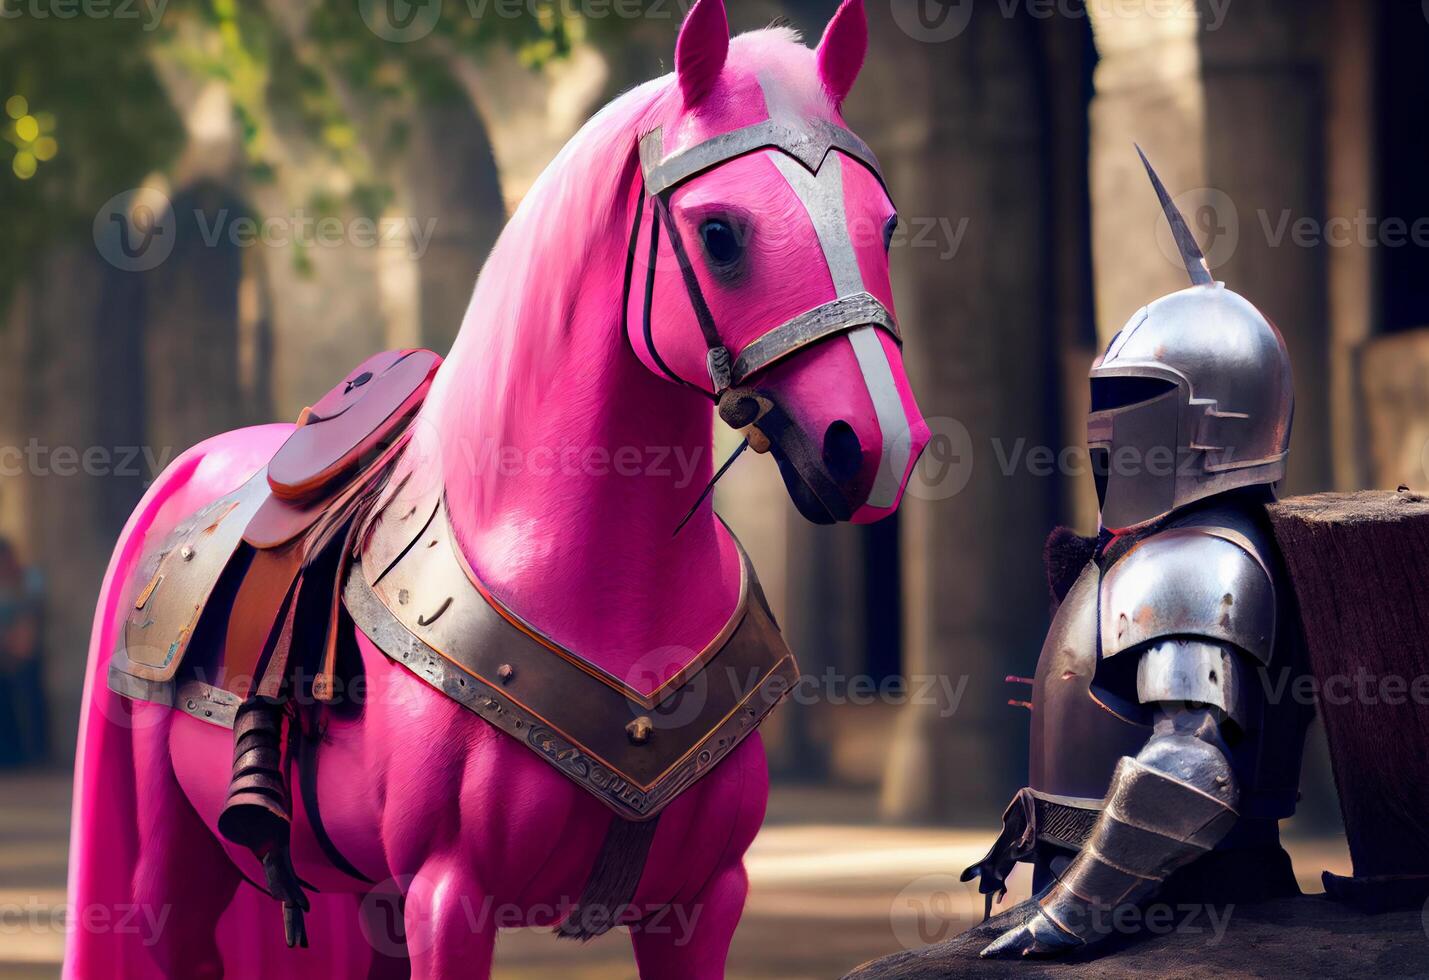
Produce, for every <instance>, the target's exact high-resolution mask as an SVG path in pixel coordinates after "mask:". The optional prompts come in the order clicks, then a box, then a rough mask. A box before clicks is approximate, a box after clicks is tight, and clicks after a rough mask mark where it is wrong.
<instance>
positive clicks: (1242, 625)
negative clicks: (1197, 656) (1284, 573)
mask: <svg viewBox="0 0 1429 980" xmlns="http://www.w3.org/2000/svg"><path fill="white" fill-rule="evenodd" d="M1100 605H1101V610H1100V616H1099V618H1100V624H1101V655H1102V657H1103V658H1104V659H1105V658H1110V657H1114V656H1116V655H1117V654H1119V653H1123V652H1125V651H1128V650H1135V649H1140V648H1143V647H1145V646H1146V645H1147V644H1150V643H1153V642H1155V641H1157V640H1163V639H1168V638H1172V637H1182V638H1190V639H1200V640H1209V641H1219V642H1222V643H1228V644H1231V645H1233V646H1235V647H1237V648H1238V649H1240V650H1243V651H1244V652H1245V653H1246V654H1248V655H1249V656H1251V657H1253V658H1254V659H1255V661H1256V662H1257V663H1259V664H1262V665H1264V664H1268V663H1269V662H1270V656H1271V652H1272V650H1273V649H1274V645H1275V616H1276V608H1275V585H1274V582H1273V580H1272V578H1271V573H1270V570H1269V567H1268V566H1267V564H1266V562H1265V560H1264V558H1262V557H1261V553H1260V550H1259V548H1258V547H1257V543H1256V542H1255V541H1254V540H1253V539H1252V537H1251V536H1250V535H1248V534H1247V533H1245V532H1244V531H1242V530H1240V529H1238V528H1234V527H1223V526H1215V525H1190V526H1181V527H1171V528H1168V529H1167V530H1164V531H1161V532H1159V533H1157V534H1154V535H1152V536H1150V537H1148V538H1147V539H1146V540H1144V541H1142V542H1140V543H1139V544H1137V545H1136V546H1135V547H1133V548H1132V549H1131V550H1130V551H1128V552H1127V553H1126V554H1125V555H1124V556H1123V557H1122V558H1121V560H1119V561H1118V562H1116V563H1115V564H1114V565H1112V566H1111V567H1110V568H1109V569H1107V571H1106V572H1105V573H1104V574H1103V575H1102V582H1101V604H1100Z"/></svg>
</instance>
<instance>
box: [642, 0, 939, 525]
mask: <svg viewBox="0 0 1429 980" xmlns="http://www.w3.org/2000/svg"><path fill="white" fill-rule="evenodd" d="M796 40H797V38H796V37H795V36H794V35H793V34H792V32H789V31H785V30H780V29H771V30H766V31H760V32H757V33H755V34H748V35H742V36H740V37H737V38H734V39H733V40H731V39H730V36H729V26H728V21H727V19H726V15H725V8H724V4H723V0H698V2H697V3H696V4H695V5H694V6H693V7H692V8H691V10H690V12H689V15H688V16H687V18H686V20H685V23H684V26H683V27H682V29H681V31H680V35H679V40H678V42H677V43H676V48H675V76H674V79H673V81H672V83H671V85H670V90H669V92H668V94H667V97H666V98H665V99H664V100H662V103H661V104H662V106H663V109H662V111H661V112H659V113H656V114H654V116H653V117H652V118H651V119H650V120H649V122H648V124H647V128H646V130H645V131H644V132H642V133H641V134H639V161H640V166H639V170H640V179H639V181H638V182H637V185H636V187H635V189H634V191H633V193H634V195H635V197H636V199H635V202H634V204H633V213H634V215H635V217H634V221H633V222H632V225H631V243H630V245H631V252H630V256H629V266H628V270H627V275H626V284H627V285H626V290H625V297H624V312H625V333H626V336H627V338H628V340H629V342H630V345H631V347H632V349H633V350H634V351H635V353H636V355H637V357H638V358H639V359H640V361H641V362H642V363H643V364H644V365H645V367H646V368H648V369H649V370H650V371H652V372H655V373H656V374H657V375H659V376H661V377H663V378H666V379H668V380H669V381H670V382H671V383H673V384H678V385H681V386H683V387H686V388H691V389H694V390H695V391H697V392H699V393H701V394H703V395H704V396H706V397H708V398H710V399H712V400H713V401H714V402H715V403H716V404H717V406H718V409H719V415H720V417H721V418H723V419H724V421H725V422H726V423H728V424H729V425H731V426H733V427H735V428H737V429H741V430H743V431H744V432H745V435H746V437H747V438H748V440H749V442H750V444H751V445H752V446H753V447H754V448H755V449H756V450H759V451H765V450H767V451H769V452H771V454H772V455H773V456H774V458H775V460H776V461H777V462H778V465H779V470H780V474H781V475H782V477H783V479H784V483H785V486H786V487H787V488H788V491H789V494H790V497H791V498H792V499H793V501H794V503H795V505H796V506H797V507H798V509H799V511H800V513H801V514H803V515H804V517H806V518H807V519H809V520H811V521H814V522H816V523H821V524H823V523H833V522H835V521H843V520H848V521H854V522H857V523H865V522H869V521H874V520H877V519H879V518H881V517H884V516H887V515H888V514H890V513H892V512H893V511H894V510H895V509H896V508H897V506H898V503H899V501H900V499H901V498H902V495H903V490H904V488H905V486H906V485H907V481H908V478H909V475H910V473H911V471H912V468H913V466H914V464H915V463H916V461H917V459H918V455H919V453H920V452H921V451H922V449H923V447H924V445H925V444H926V443H927V440H928V429H927V426H926V424H925V423H924V421H923V418H922V415H921V414H920V412H919V410H918V406H917V404H916V402H915V401H914V398H913V393H912V390H911V388H910V386H909V382H908V377H907V374H906V373H905V371H904V366H903V355H902V349H901V346H902V340H901V336H900V332H899V327H898V321H897V318H896V316H895V314H894V307H893V296H892V288H891V286H890V282H889V269H888V259H889V256H888V246H889V243H890V241H891V238H892V235H893V231H894V229H895V227H896V225H897V221H898V219H897V214H896V211H895V210H894V206H893V202H892V200H891V198H890V196H889V193H888V189H887V187H886V186H885V184H884V180H883V176H882V173H881V172H880V170H879V167H878V163H877V161H876V159H875V158H874V156H873V153H872V151H870V150H869V148H868V147H867V146H866V145H865V144H864V143H863V141H862V140H860V139H859V138H858V137H857V136H855V135H854V133H853V132H852V131H851V130H850V129H849V128H848V126H847V125H846V123H845V122H844V120H843V117H842V114H841V105H842V103H843V101H844V98H845V96H847V95H848V93H849V90H850V88H851V87H852V85H853V83H854V79H855V78H856V77H857V75H858V72H859V69H860V68H861V67H862V65H863V60H864V55H865V53H866V50H867V46H868V25H867V20H866V18H865V14H864V9H863V2H862V0H845V2H844V3H843V4H842V6H840V7H839V9H838V11H837V13H835V15H834V17H833V20H832V21H830V23H829V25H828V27H827V29H826V30H825V32H824V35H823V38H822V39H821V40H820V42H819V44H818V47H817V48H816V49H814V50H810V49H809V48H806V47H804V46H803V45H802V44H798V43H791V42H794V41H796Z"/></svg>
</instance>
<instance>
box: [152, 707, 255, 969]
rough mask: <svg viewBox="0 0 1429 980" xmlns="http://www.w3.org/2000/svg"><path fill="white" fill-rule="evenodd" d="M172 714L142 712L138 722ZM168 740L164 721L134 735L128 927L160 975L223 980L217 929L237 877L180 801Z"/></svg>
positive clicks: (181, 795) (154, 709)
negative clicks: (135, 844)
mask: <svg viewBox="0 0 1429 980" xmlns="http://www.w3.org/2000/svg"><path fill="white" fill-rule="evenodd" d="M169 711H170V709H169V708H167V707H164V706H162V705H142V706H136V711H135V715H136V718H137V717H138V716H139V715H140V714H141V713H142V712H165V713H167V712H169ZM168 734H169V725H168V723H167V719H165V720H164V721H162V722H160V723H158V724H153V725H147V724H142V723H141V724H139V725H138V726H137V727H136V731H135V743H134V768H135V777H136V780H137V782H136V790H137V792H136V797H137V809H138V813H137V817H138V825H139V828H140V831H139V832H140V836H141V839H140V844H139V862H138V866H137V868H136V869H135V875H134V899H135V902H136V903H137V905H136V909H135V910H133V913H135V914H133V915H132V918H131V922H132V926H133V928H135V929H136V930H138V938H139V940H140V942H141V944H142V945H143V946H144V947H145V948H146V949H147V950H148V953H149V956H150V957H151V958H152V959H153V960H154V962H155V964H156V965H157V966H158V968H159V970H160V971H161V973H162V975H163V976H168V977H175V976H183V977H221V976H222V975H223V961H222V957H221V956H220V953H219V948H218V941H217V936H216V927H217V925H218V920H219V918H220V917H221V916H222V915H223V911H224V909H225V908H227V907H228V903H229V902H230V901H231V900H232V898H233V893H234V891H235V890H236V889H237V888H238V885H239V882H240V881H241V878H240V876H239V874H238V871H237V869H235V868H234V867H233V864H232V863H231V862H230V861H229V859H228V856H227V854H225V853H224V851H223V848H222V846H221V845H220V844H219V843H218V841H217V840H215V839H214V837H213V835H212V834H211V833H210V832H209V830H208V828H207V827H205V826H204V824H203V821H202V820H200V819H199V816H198V814H197V813H195V812H194V810H193V807H192V806H190V804H189V801H188V798H187V797H185V796H184V793H183V790H182V789H181V788H180V786H179V782H178V779H177V777H176V776H175V775H174V769H173V764H172V762H171V761H170V758H169V738H168Z"/></svg>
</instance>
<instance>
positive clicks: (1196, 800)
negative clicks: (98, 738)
mask: <svg viewBox="0 0 1429 980" xmlns="http://www.w3.org/2000/svg"><path fill="white" fill-rule="evenodd" d="M1219 715H1220V712H1219V711H1218V709H1216V708H1212V707H1207V706H1204V705H1192V704H1187V703H1174V702H1166V703H1162V704H1159V705H1157V708H1156V722H1155V729H1154V732H1153V734H1152V736H1151V739H1150V740H1149V741H1148V742H1147V743H1146V747H1145V748H1144V749H1142V750H1141V752H1140V753H1138V754H1137V756H1136V757H1135V758H1123V759H1122V760H1121V762H1120V764H1118V766H1117V768H1116V772H1115V774H1114V775H1113V776H1112V781H1111V787H1110V789H1109V790H1108V793H1107V800H1106V807H1105V809H1103V811H1102V814H1101V816H1100V817H1098V818H1097V822H1096V825H1095V826H1094V827H1093V829H1092V835H1091V838H1090V839H1089V840H1088V841H1087V844H1086V846H1085V847H1083V848H1082V851H1081V853H1080V854H1078V855H1077V857H1076V859H1075V860H1074V861H1073V862H1072V863H1071V865H1069V866H1068V868H1067V870H1066V872H1065V873H1064V874H1063V875H1062V877H1061V879H1060V880H1058V881H1057V882H1056V883H1055V884H1054V885H1053V886H1052V887H1051V888H1050V889H1049V890H1048V891H1047V893H1046V894H1045V895H1043V896H1042V899H1041V901H1040V903H1039V904H1040V906H1041V908H1040V909H1039V911H1038V912H1037V914H1036V915H1034V916H1033V917H1032V918H1031V919H1029V920H1028V922H1027V923H1026V924H1025V925H1024V926H1022V927H1021V928H1020V929H1018V930H1014V931H1012V932H1009V933H1007V934H1005V935H1003V936H1002V937H1000V938H999V939H998V940H997V941H996V942H994V943H992V944H991V945H989V946H988V947H987V949H985V950H983V955H984V956H1003V955H1008V954H1021V955H1027V954H1037V953H1052V952H1056V951H1058V950H1061V949H1064V948H1067V947H1071V946H1078V945H1082V944H1084V943H1091V942H1096V941H1097V940H1098V939H1101V938H1104V937H1105V935H1106V934H1107V932H1108V931H1109V930H1110V926H1111V921H1112V920H1111V913H1112V912H1113V911H1114V910H1115V909H1117V908H1119V907H1121V906H1123V905H1128V904H1137V903H1139V902H1143V901H1145V900H1146V899H1148V898H1150V897H1151V896H1152V895H1153V894H1155V892H1156V890H1157V889H1158V888H1159V887H1160V885H1161V883H1162V882H1163V881H1165V880H1166V878H1167V877H1168V876H1169V875H1170V874H1171V873H1172V872H1173V871H1175V870H1177V869H1178V868H1181V867H1183V866H1184V865H1186V864H1189V863H1190V862H1192V861H1194V860H1195V859H1196V858H1197V857H1199V856H1201V855H1202V854H1204V853H1206V852H1207V851H1209V850H1210V849H1211V848H1212V847H1214V846H1215V845H1216V843H1217V842H1218V841H1220V839H1221V838H1222V837H1224V836H1225V835H1226V834H1227V833H1228V832H1229V831H1230V829H1231V826H1232V824H1234V823H1235V820H1236V810H1235V805H1236V800H1237V796H1238V787H1237V786H1236V782H1235V777H1234V776H1233V775H1232V773H1231V767H1230V763H1229V762H1228V761H1227V759H1226V751H1225V746H1224V744H1223V743H1222V741H1221V732H1220V720H1219V718H1218V716H1219Z"/></svg>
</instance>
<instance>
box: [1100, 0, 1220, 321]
mask: <svg viewBox="0 0 1429 980" xmlns="http://www.w3.org/2000/svg"><path fill="white" fill-rule="evenodd" d="M1087 10H1088V12H1089V13H1090V14H1091V19H1092V32H1093V35H1094V37H1095V40H1096V46H1097V53H1098V55H1099V56H1100V60H1099V61H1098V62H1097V67H1096V71H1095V73H1094V75H1093V84H1094V86H1095V94H1094V96H1093V98H1092V107H1091V192H1092V258H1093V268H1094V275H1095V282H1096V314H1097V333H1098V336H1099V339H1100V343H1101V345H1102V346H1105V345H1106V343H1107V342H1108V341H1110V340H1111V338H1112V336H1113V335H1115V333H1116V332H1117V331H1118V330H1120V329H1121V328H1122V325H1123V324H1125V323H1126V321H1127V319H1128V318H1129V317H1130V316H1131V315H1132V314H1133V313H1135V312H1136V311H1137V310H1138V309H1140V308H1141V307H1143V306H1145V305H1146V304H1147V303H1148V302H1150V301H1151V300H1153V299H1155V298H1156V297H1158V296H1162V295H1165V294H1166V293H1169V292H1173V291H1175V290H1177V289H1184V288H1185V287H1186V286H1188V285H1190V283H1189V281H1188V280H1187V278H1186V270H1185V267H1184V266H1183V265H1181V263H1180V261H1179V260H1178V259H1177V257H1176V252H1175V249H1174V247H1173V246H1172V244H1171V240H1170V237H1169V234H1168V233H1166V232H1165V231H1164V226H1165V220H1164V219H1163V218H1162V215H1161V207H1160V205H1159V204H1158V203H1157V201H1156V195H1155V194H1153V193H1152V191H1151V185H1150V184H1149V183H1148V182H1147V179H1146V173H1145V171H1144V170H1143V168H1142V166H1141V161H1140V160H1139V159H1138V158H1137V155H1136V149H1135V146H1134V145H1133V144H1140V145H1141V147H1142V149H1144V150H1145V151H1146V154H1147V156H1148V157H1149V158H1150V159H1151V162H1152V163H1153V164H1154V165H1155V167H1156V171H1157V173H1159V174H1160V175H1161V179H1162V181H1163V182H1164V183H1165V184H1166V187H1167V188H1168V189H1169V190H1170V191H1171V194H1172V195H1173V196H1174V197H1177V203H1178V204H1179V205H1181V206H1182V208H1183V210H1184V211H1185V212H1186V219H1187V221H1189V222H1190V223H1191V224H1192V226H1193V229H1194V231H1195V233H1196V236H1197V238H1198V239H1199V240H1200V242H1201V245H1202V248H1203V249H1205V250H1206V252H1207V256H1206V257H1207V260H1208V261H1210V262H1211V263H1212V264H1213V271H1214V264H1215V263H1216V262H1218V261H1223V260H1224V257H1223V255H1222V254H1221V253H1222V251H1223V250H1222V249H1219V248H1217V245H1218V243H1219V241H1220V240H1219V239H1217V238H1216V237H1215V234H1214V233H1215V226H1214V224H1213V223H1211V222H1210V221H1208V219H1210V218H1212V217H1214V211H1213V210H1207V207H1208V206H1209V205H1211V204H1213V203H1214V202H1215V201H1216V200H1218V198H1216V197H1214V196H1213V195H1211V194H1209V193H1208V190H1207V188H1206V165H1205V152H1204V134H1205V99H1204V95H1203V92H1202V88H1201V62H1200V50H1199V48H1198V46H1197V38H1198V33H1199V26H1200V25H1199V22H1198V19H1197V17H1196V13H1195V11H1194V9H1192V8H1190V7H1189V6H1186V5H1176V6H1175V8H1170V7H1168V5H1167V4H1165V3H1158V2H1157V0H1090V2H1088V4H1087Z"/></svg>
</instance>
